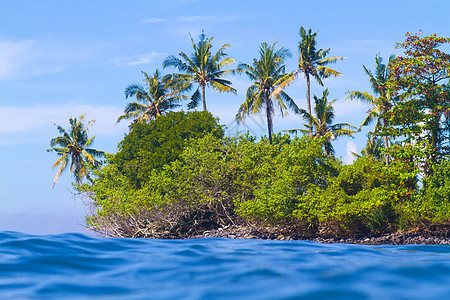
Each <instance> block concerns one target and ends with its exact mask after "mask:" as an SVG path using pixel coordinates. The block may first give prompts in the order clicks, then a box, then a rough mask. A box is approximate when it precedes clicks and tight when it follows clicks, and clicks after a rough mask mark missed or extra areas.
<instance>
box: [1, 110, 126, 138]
mask: <svg viewBox="0 0 450 300" xmlns="http://www.w3.org/2000/svg"><path fill="white" fill-rule="evenodd" d="M83 113H86V114H87V115H86V120H96V123H95V125H94V126H93V128H92V130H91V131H92V133H93V134H99V135H107V136H118V135H119V136H120V135H122V134H123V133H124V132H126V131H127V125H128V124H126V122H123V123H120V124H118V125H116V124H115V123H116V120H117V118H118V116H120V115H121V114H123V108H121V107H116V106H106V105H87V104H70V103H69V104H62V105H44V104H35V105H32V106H0V115H1V116H2V118H0V137H1V138H0V144H23V143H29V142H30V141H31V142H35V141H38V140H42V139H45V140H48V138H49V136H52V135H55V134H57V132H56V130H55V129H54V124H58V125H61V126H62V127H64V128H67V127H68V119H69V117H70V116H73V117H78V116H79V115H81V114H83Z"/></svg>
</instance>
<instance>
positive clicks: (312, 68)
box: [298, 27, 344, 136]
mask: <svg viewBox="0 0 450 300" xmlns="http://www.w3.org/2000/svg"><path fill="white" fill-rule="evenodd" d="M316 35H317V32H315V33H312V31H311V29H309V30H308V32H306V30H305V29H304V28H303V27H300V38H301V41H300V42H299V43H298V49H299V52H300V55H299V60H298V72H300V73H303V74H304V75H305V78H306V101H307V102H306V105H307V111H308V113H309V114H310V115H311V100H310V98H311V97H310V93H311V92H310V90H311V83H310V77H313V78H315V79H316V81H317V82H318V83H319V84H320V85H321V86H323V82H322V78H328V77H330V76H335V77H336V76H340V75H342V74H341V73H339V72H337V71H335V70H333V69H330V68H328V67H327V65H328V64H331V63H335V62H336V61H338V60H341V59H343V58H344V57H328V58H327V57H326V56H327V55H328V53H329V52H330V48H327V49H325V50H323V49H318V50H317V49H316V43H317V42H316ZM309 126H310V128H311V129H312V123H309ZM309 135H310V136H312V131H310V132H309Z"/></svg>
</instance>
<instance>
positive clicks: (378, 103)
mask: <svg viewBox="0 0 450 300" xmlns="http://www.w3.org/2000/svg"><path fill="white" fill-rule="evenodd" d="M393 59H394V56H390V57H389V62H391V61H392V60H393ZM375 64H376V67H375V74H373V73H372V72H371V71H370V70H368V69H367V68H366V67H365V66H363V68H364V71H365V72H366V74H367V75H368V76H369V81H370V83H371V85H372V91H373V93H374V94H375V95H371V94H369V93H368V92H360V91H350V92H347V93H348V94H349V96H348V97H347V99H349V100H359V101H361V102H363V103H366V104H369V105H372V107H371V108H370V109H369V111H368V115H367V117H366V118H365V119H364V121H363V123H362V124H361V126H360V127H362V126H368V125H370V124H371V123H372V122H374V121H375V122H376V123H375V128H374V131H373V132H374V133H375V134H376V133H377V132H378V130H379V129H380V128H382V129H386V127H387V126H388V124H387V120H386V113H387V112H388V111H390V110H391V108H392V106H393V91H392V90H390V89H389V88H388V86H387V83H388V79H389V68H388V66H387V65H385V64H383V59H382V58H381V57H379V56H375ZM347 99H346V100H347ZM383 139H384V147H385V148H386V149H387V148H388V147H389V138H388V136H387V135H385V136H384V137H383ZM385 161H386V166H388V165H389V157H388V156H387V155H386V156H385Z"/></svg>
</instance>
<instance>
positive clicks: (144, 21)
mask: <svg viewBox="0 0 450 300" xmlns="http://www.w3.org/2000/svg"><path fill="white" fill-rule="evenodd" d="M167 21H168V20H167V19H162V18H148V19H145V20H141V21H140V23H164V22H167Z"/></svg>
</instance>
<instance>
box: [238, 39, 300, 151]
mask: <svg viewBox="0 0 450 300" xmlns="http://www.w3.org/2000/svg"><path fill="white" fill-rule="evenodd" d="M275 45H276V43H273V44H272V45H268V44H267V43H262V44H261V46H260V48H259V58H258V59H256V58H255V59H253V64H252V65H248V64H244V63H242V64H240V65H239V69H240V70H242V72H244V73H245V74H246V75H247V76H248V77H249V78H250V79H251V80H252V81H253V85H251V86H250V87H249V88H248V89H247V94H246V97H245V102H244V103H243V104H242V105H241V106H240V107H239V111H238V113H237V116H236V118H237V119H238V120H243V119H244V117H245V116H246V115H249V114H256V113H260V112H261V111H262V110H263V109H264V110H265V114H266V117H267V127H268V133H269V142H270V144H272V131H273V115H274V110H275V107H274V101H275V102H276V104H277V106H278V108H279V109H280V111H281V113H282V115H284V113H285V111H286V110H287V107H289V108H290V109H291V110H292V111H294V112H295V113H298V112H299V108H298V107H297V105H296V104H295V102H294V100H292V98H291V97H289V95H288V94H286V93H285V92H284V88H286V87H287V85H288V84H289V83H291V82H292V80H293V79H294V74H293V73H286V72H285V64H284V61H285V59H286V58H287V57H289V56H290V52H289V50H288V49H285V48H280V49H275Z"/></svg>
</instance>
